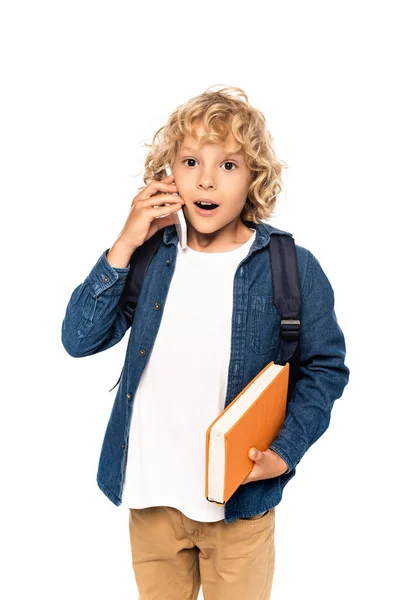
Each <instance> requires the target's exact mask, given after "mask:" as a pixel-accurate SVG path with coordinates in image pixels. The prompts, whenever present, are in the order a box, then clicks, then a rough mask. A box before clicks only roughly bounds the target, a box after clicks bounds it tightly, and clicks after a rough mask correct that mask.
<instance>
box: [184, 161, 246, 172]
mask: <svg viewBox="0 0 400 600" xmlns="http://www.w3.org/2000/svg"><path fill="white" fill-rule="evenodd" d="M188 160H193V161H194V162H197V160H196V159H194V158H185V159H184V161H183V162H184V163H185V164H186V161H188ZM223 164H224V165H225V164H228V165H233V166H234V167H235V169H237V168H238V167H237V165H236V164H235V163H234V162H232V161H231V160H226V161H225V162H224V163H223ZM187 166H188V167H189V165H187ZM235 169H233V170H235ZM226 170H228V171H232V169H224V171H226Z"/></svg>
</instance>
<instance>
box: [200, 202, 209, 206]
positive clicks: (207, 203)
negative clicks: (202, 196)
mask: <svg viewBox="0 0 400 600" xmlns="http://www.w3.org/2000/svg"><path fill="white" fill-rule="evenodd" d="M199 204H205V206H211V204H212V202H199Z"/></svg>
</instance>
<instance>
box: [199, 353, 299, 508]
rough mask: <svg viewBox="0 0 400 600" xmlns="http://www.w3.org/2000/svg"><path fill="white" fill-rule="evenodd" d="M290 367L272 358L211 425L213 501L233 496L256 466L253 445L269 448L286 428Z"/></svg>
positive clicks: (208, 486)
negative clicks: (253, 458)
mask: <svg viewBox="0 0 400 600" xmlns="http://www.w3.org/2000/svg"><path fill="white" fill-rule="evenodd" d="M289 367H290V365H289V363H288V362H287V363H286V364H285V365H284V366H282V365H276V364H275V363H274V362H273V361H272V362H270V363H269V364H268V365H267V366H266V367H265V368H264V369H263V370H262V371H260V372H259V373H258V374H257V375H256V376H255V377H254V379H252V380H251V381H250V382H249V383H248V384H247V386H246V387H245V388H244V389H243V390H242V391H241V392H240V394H238V396H236V398H234V399H233V400H232V402H231V403H230V404H229V405H228V406H227V407H226V408H225V410H224V411H223V412H222V413H221V414H219V415H218V417H217V418H216V419H215V420H214V421H213V422H212V423H211V425H210V427H209V428H208V429H207V432H206V481H205V495H206V498H207V500H209V501H210V502H216V503H217V504H225V502H227V500H229V498H230V497H231V496H232V494H233V493H234V492H235V491H236V490H237V488H238V487H239V486H240V485H241V483H242V481H243V480H244V479H245V478H246V477H247V475H248V474H249V473H250V471H251V470H252V468H253V466H254V462H253V461H252V460H251V459H250V458H249V450H250V448H253V447H255V448H258V449H259V450H261V451H262V452H265V450H267V449H268V448H269V445H270V444H271V443H272V442H273V440H274V439H275V438H276V436H277V435H278V433H279V431H280V430H281V429H282V426H283V423H284V420H285V416H286V402H287V394H288V386H289Z"/></svg>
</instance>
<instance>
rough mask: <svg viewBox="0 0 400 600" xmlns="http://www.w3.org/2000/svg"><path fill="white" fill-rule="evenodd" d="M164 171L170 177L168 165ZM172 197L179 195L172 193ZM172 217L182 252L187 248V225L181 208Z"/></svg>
mask: <svg viewBox="0 0 400 600" xmlns="http://www.w3.org/2000/svg"><path fill="white" fill-rule="evenodd" d="M165 171H166V173H167V175H172V172H171V167H170V165H169V164H168V163H167V164H166V166H165ZM173 195H175V196H178V195H179V194H177V193H173ZM173 217H174V222H175V228H176V233H177V234H178V240H179V245H180V247H181V249H182V250H184V249H185V248H186V247H187V225H186V219H185V215H184V214H183V210H182V208H180V209H179V210H178V211H177V212H174V213H173Z"/></svg>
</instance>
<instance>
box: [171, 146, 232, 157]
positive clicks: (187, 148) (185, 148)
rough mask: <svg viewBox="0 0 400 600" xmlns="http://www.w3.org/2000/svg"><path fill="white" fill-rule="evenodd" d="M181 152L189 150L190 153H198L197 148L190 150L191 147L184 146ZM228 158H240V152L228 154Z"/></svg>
mask: <svg viewBox="0 0 400 600" xmlns="http://www.w3.org/2000/svg"><path fill="white" fill-rule="evenodd" d="M181 150H189V152H197V149H196V148H190V147H189V146H182V148H181ZM226 156H240V151H238V152H227V153H226Z"/></svg>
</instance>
